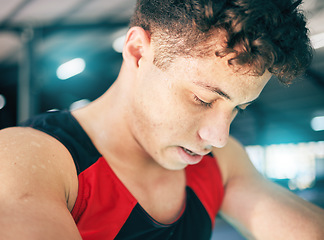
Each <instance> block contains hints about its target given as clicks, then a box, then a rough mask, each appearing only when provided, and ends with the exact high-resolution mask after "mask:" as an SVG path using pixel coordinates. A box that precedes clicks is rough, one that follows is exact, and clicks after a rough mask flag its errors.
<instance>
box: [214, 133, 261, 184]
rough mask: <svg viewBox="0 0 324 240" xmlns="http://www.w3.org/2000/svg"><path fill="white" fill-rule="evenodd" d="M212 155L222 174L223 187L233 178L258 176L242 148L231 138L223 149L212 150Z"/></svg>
mask: <svg viewBox="0 0 324 240" xmlns="http://www.w3.org/2000/svg"><path fill="white" fill-rule="evenodd" d="M212 153H213V155H214V156H215V158H216V160H217V162H218V165H219V167H220V170H221V172H222V178H223V183H224V185H226V184H227V183H228V181H230V179H233V178H238V177H243V176H245V177H255V176H256V175H258V173H257V171H256V169H255V168H254V166H253V165H252V163H251V161H250V159H249V157H248V155H247V153H246V151H245V149H244V147H243V146H242V145H241V144H240V143H239V142H238V141H237V140H236V139H234V138H233V137H230V138H229V141H228V143H227V144H226V146H225V147H223V148H214V149H213V151H212Z"/></svg>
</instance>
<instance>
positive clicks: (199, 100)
mask: <svg viewBox="0 0 324 240" xmlns="http://www.w3.org/2000/svg"><path fill="white" fill-rule="evenodd" d="M194 99H195V101H196V102H198V103H199V104H200V105H202V106H203V107H206V108H211V107H212V105H213V102H211V103H207V102H205V101H203V100H201V99H200V98H198V97H197V96H196V95H194Z"/></svg>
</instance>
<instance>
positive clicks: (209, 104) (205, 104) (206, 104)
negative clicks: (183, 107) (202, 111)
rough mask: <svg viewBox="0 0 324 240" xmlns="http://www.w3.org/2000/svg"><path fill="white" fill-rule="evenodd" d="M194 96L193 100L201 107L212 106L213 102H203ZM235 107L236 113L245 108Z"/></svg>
mask: <svg viewBox="0 0 324 240" xmlns="http://www.w3.org/2000/svg"><path fill="white" fill-rule="evenodd" d="M194 98H195V101H196V102H198V103H199V104H200V105H202V106H203V107H206V108H211V107H212V106H213V102H211V103H207V102H204V101H203V100H201V99H200V98H198V97H197V96H196V95H195V96H194ZM235 109H236V110H237V113H238V114H239V113H242V112H244V110H245V109H242V108H240V107H235Z"/></svg>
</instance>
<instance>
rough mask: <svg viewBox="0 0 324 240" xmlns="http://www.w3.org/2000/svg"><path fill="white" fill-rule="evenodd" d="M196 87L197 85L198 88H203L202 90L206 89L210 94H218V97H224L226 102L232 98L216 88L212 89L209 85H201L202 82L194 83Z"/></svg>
mask: <svg viewBox="0 0 324 240" xmlns="http://www.w3.org/2000/svg"><path fill="white" fill-rule="evenodd" d="M194 83H195V84H196V85H198V86H200V87H203V88H205V89H207V90H209V91H212V92H214V93H217V94H219V95H220V96H222V97H224V98H226V99H228V100H232V98H231V97H230V96H229V95H228V94H227V93H225V92H224V91H222V90H221V89H220V88H218V87H213V86H210V85H208V84H206V83H203V82H194Z"/></svg>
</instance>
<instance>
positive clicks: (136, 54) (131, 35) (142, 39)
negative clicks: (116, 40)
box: [123, 27, 150, 67]
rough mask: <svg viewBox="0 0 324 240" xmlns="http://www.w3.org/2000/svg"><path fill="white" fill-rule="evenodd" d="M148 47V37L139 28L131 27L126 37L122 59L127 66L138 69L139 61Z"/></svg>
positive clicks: (146, 33) (147, 34) (145, 32)
mask: <svg viewBox="0 0 324 240" xmlns="http://www.w3.org/2000/svg"><path fill="white" fill-rule="evenodd" d="M149 47H150V35H149V33H148V32H147V31H145V30H144V29H143V28H140V27H132V28H131V29H129V31H128V32H127V35H126V40H125V44H124V48H123V59H124V61H125V62H126V63H127V64H131V65H133V66H136V67H138V66H139V61H140V59H141V58H142V57H143V56H144V55H145V54H146V52H147V51H148V49H149Z"/></svg>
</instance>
